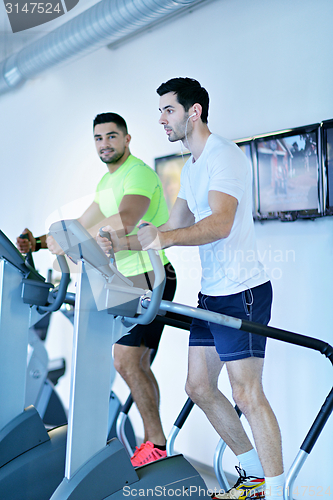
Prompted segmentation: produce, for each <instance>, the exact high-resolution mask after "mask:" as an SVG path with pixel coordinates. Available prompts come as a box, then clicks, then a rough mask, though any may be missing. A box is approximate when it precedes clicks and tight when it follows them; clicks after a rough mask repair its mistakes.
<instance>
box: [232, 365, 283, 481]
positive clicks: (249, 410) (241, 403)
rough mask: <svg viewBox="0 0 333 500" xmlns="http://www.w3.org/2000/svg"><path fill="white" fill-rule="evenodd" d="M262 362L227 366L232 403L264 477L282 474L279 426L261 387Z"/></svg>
mask: <svg viewBox="0 0 333 500" xmlns="http://www.w3.org/2000/svg"><path fill="white" fill-rule="evenodd" d="M263 365H264V360H263V358H255V357H251V358H246V359H241V360H237V361H229V362H227V363H226V366H227V370H228V375H229V379H230V383H231V387H232V391H233V392H232V394H233V399H234V401H235V403H236V404H237V405H238V407H239V409H240V410H241V411H242V412H243V414H244V415H245V417H246V418H247V420H248V422H249V424H250V427H251V430H252V433H253V437H254V441H255V444H256V448H257V451H258V455H259V458H260V461H261V464H262V467H263V469H264V473H265V477H275V476H279V475H281V474H282V473H283V463H282V446H281V434H280V429H279V425H278V423H277V420H276V418H275V415H274V413H273V411H272V409H271V407H270V405H269V403H268V401H267V399H266V396H265V394H264V392H263V387H262V370H263Z"/></svg>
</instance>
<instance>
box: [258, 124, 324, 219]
mask: <svg viewBox="0 0 333 500" xmlns="http://www.w3.org/2000/svg"><path fill="white" fill-rule="evenodd" d="M319 130H320V126H319V124H314V125H308V126H305V127H299V128H294V129H290V130H284V131H281V132H275V133H272V134H268V135H265V136H256V137H255V138H254V149H255V162H256V170H257V182H258V188H257V196H258V200H257V214H256V218H257V219H259V220H265V219H281V220H295V219H298V218H315V217H319V216H320V215H322V213H323V211H322V188H321V186H322V175H321V159H320V154H319V148H320V138H319Z"/></svg>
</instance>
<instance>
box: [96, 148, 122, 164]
mask: <svg viewBox="0 0 333 500" xmlns="http://www.w3.org/2000/svg"><path fill="white" fill-rule="evenodd" d="M109 154H110V156H106V157H103V153H100V154H99V157H100V159H101V160H102V162H103V163H106V164H107V165H112V163H117V162H118V161H119V160H120V159H121V158H122V157H123V156H124V154H125V150H124V151H122V152H117V151H114V152H113V154H112V152H111V153H109Z"/></svg>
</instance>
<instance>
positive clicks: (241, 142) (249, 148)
mask: <svg viewBox="0 0 333 500" xmlns="http://www.w3.org/2000/svg"><path fill="white" fill-rule="evenodd" d="M234 142H235V144H237V146H238V147H239V148H240V149H241V150H242V151H243V153H244V154H245V155H246V156H247V159H248V160H249V163H250V166H251V173H252V214H253V217H254V218H255V217H256V213H257V172H256V169H255V168H254V142H253V139H252V138H248V139H237V140H236V141H234Z"/></svg>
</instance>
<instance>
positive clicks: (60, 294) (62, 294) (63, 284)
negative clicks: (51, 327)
mask: <svg viewBox="0 0 333 500" xmlns="http://www.w3.org/2000/svg"><path fill="white" fill-rule="evenodd" d="M57 260H58V263H59V266H60V270H61V279H60V284H59V287H58V291H57V295H56V299H55V301H54V302H52V303H51V304H49V305H47V306H37V311H38V312H39V313H41V314H43V313H45V312H54V311H58V309H60V307H61V306H62V304H63V303H64V302H65V299H66V293H67V287H68V285H69V282H70V272H69V267H68V264H67V260H66V258H65V256H64V255H57Z"/></svg>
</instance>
